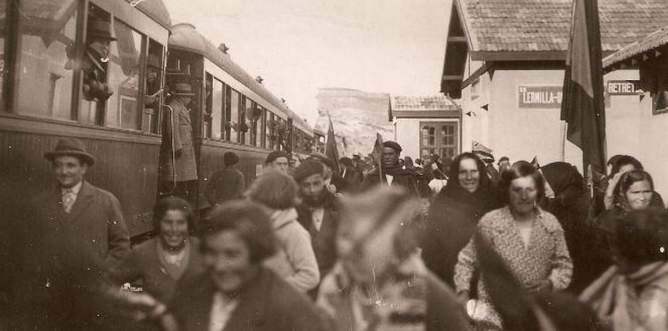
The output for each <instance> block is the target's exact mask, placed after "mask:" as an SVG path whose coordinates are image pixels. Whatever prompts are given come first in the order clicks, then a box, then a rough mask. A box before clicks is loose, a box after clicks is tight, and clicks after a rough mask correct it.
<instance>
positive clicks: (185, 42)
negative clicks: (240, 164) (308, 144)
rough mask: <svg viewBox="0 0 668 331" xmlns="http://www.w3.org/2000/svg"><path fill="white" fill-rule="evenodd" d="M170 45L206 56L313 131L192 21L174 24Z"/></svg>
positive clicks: (299, 125)
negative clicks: (207, 37)
mask: <svg viewBox="0 0 668 331" xmlns="http://www.w3.org/2000/svg"><path fill="white" fill-rule="evenodd" d="M169 47H174V48H177V49H182V50H185V51H189V52H193V53H197V54H200V55H202V56H204V57H206V58H207V59H209V60H210V61H211V62H213V63H215V64H216V65H217V66H219V67H220V68H222V69H223V70H225V72H227V73H228V74H230V75H231V76H232V77H234V78H235V79H237V80H238V81H239V82H241V83H242V84H244V85H245V86H246V87H248V88H249V89H250V90H252V91H253V92H255V93H257V94H258V95H259V96H261V97H262V98H264V99H265V100H266V101H268V102H269V103H271V104H272V105H273V106H274V107H276V108H278V109H279V110H280V111H282V112H283V114H284V115H285V116H286V117H288V118H291V119H292V123H293V125H294V126H295V127H297V128H299V129H300V130H302V131H305V132H307V133H310V134H312V133H313V129H312V128H311V127H309V126H308V125H307V124H306V122H304V120H303V119H302V118H301V117H299V116H298V115H297V114H295V113H294V112H293V111H292V110H291V109H290V108H288V107H287V106H286V105H285V103H283V101H281V100H280V99H279V98H278V97H276V96H275V95H274V94H272V93H271V92H270V91H269V90H268V89H267V88H266V87H265V86H264V85H262V84H261V83H259V82H257V81H256V80H255V79H254V78H253V77H251V75H249V74H248V73H247V72H246V71H245V70H244V69H243V68H241V67H240V66H239V65H238V64H236V63H234V61H232V59H231V58H230V56H229V55H228V54H225V53H223V52H222V51H221V50H220V49H218V48H217V47H216V46H214V45H213V44H212V43H211V42H210V41H209V40H207V39H206V38H205V37H204V36H203V35H202V34H201V33H199V32H198V31H197V29H196V28H195V26H194V25H192V24H190V23H179V24H175V25H173V26H172V35H171V36H170V37H169Z"/></svg>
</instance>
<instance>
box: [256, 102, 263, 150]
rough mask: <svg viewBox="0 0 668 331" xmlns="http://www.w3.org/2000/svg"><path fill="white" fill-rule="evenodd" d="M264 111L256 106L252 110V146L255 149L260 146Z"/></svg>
mask: <svg viewBox="0 0 668 331" xmlns="http://www.w3.org/2000/svg"><path fill="white" fill-rule="evenodd" d="M263 112H264V109H262V106H260V105H258V104H256V105H255V109H254V110H253V129H254V133H253V136H254V137H253V138H254V139H253V145H254V146H255V147H260V146H262V113H263Z"/></svg>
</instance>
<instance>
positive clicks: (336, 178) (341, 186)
mask: <svg viewBox="0 0 668 331" xmlns="http://www.w3.org/2000/svg"><path fill="white" fill-rule="evenodd" d="M307 160H315V161H317V162H320V163H322V165H323V166H324V167H325V183H327V189H329V191H330V192H332V193H341V192H345V191H346V189H347V183H346V181H345V180H344V179H343V177H341V175H339V172H338V169H337V167H336V162H334V160H332V159H330V158H329V157H327V156H326V155H324V154H320V153H313V154H311V156H310V157H309V158H308V159H307Z"/></svg>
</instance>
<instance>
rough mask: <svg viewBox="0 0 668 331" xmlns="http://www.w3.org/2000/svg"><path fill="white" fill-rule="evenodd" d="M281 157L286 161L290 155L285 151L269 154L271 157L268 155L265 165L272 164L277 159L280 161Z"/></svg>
mask: <svg viewBox="0 0 668 331" xmlns="http://www.w3.org/2000/svg"><path fill="white" fill-rule="evenodd" d="M279 157H284V158H286V159H287V158H289V156H288V153H286V152H284V151H273V152H271V153H269V155H267V159H266V160H265V161H264V164H269V163H272V162H274V161H276V159H278V158H279Z"/></svg>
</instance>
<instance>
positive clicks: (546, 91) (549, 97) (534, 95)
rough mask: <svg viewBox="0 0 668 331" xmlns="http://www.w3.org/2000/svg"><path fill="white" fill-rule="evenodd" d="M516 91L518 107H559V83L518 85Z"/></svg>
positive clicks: (560, 88)
mask: <svg viewBox="0 0 668 331" xmlns="http://www.w3.org/2000/svg"><path fill="white" fill-rule="evenodd" d="M517 92H518V97H519V98H518V99H519V104H518V107H519V108H534V109H535V108H538V109H555V108H557V109H558V108H561V98H562V95H563V91H562V87H561V85H519V86H518V87H517Z"/></svg>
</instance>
